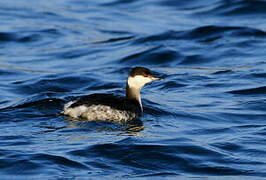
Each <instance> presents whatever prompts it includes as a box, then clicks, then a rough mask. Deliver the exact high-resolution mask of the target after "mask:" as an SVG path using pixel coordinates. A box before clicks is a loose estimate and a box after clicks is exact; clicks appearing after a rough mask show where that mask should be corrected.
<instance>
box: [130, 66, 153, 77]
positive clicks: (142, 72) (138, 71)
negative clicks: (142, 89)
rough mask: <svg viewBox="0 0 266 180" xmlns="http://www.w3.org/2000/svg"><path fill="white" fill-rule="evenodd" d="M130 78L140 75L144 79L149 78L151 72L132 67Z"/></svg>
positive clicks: (142, 68)
mask: <svg viewBox="0 0 266 180" xmlns="http://www.w3.org/2000/svg"><path fill="white" fill-rule="evenodd" d="M129 75H130V76H131V77H134V76H137V75H141V76H144V77H149V76H152V73H151V71H150V70H149V69H148V68H145V67H134V68H133V69H132V70H131V71H130V74H129Z"/></svg>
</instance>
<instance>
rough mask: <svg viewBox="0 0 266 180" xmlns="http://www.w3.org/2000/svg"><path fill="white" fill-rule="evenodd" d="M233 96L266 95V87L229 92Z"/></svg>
mask: <svg viewBox="0 0 266 180" xmlns="http://www.w3.org/2000/svg"><path fill="white" fill-rule="evenodd" d="M229 93H232V94H242V95H252V94H266V86H262V87H255V88H248V89H240V90H233V91H229Z"/></svg>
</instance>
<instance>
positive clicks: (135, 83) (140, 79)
mask: <svg viewBox="0 0 266 180" xmlns="http://www.w3.org/2000/svg"><path fill="white" fill-rule="evenodd" d="M151 81H152V80H151V79H150V78H149V77H144V76H140V75H137V76H134V77H129V78H128V85H129V86H130V87H136V88H142V87H143V86H144V85H145V84H146V83H149V82H151Z"/></svg>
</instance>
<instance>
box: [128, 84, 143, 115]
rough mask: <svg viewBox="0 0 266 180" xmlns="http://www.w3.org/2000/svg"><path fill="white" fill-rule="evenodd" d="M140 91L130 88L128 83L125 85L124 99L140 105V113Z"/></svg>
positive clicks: (137, 88) (136, 88)
mask: <svg viewBox="0 0 266 180" xmlns="http://www.w3.org/2000/svg"><path fill="white" fill-rule="evenodd" d="M140 89H141V88H140V87H134V86H130V85H129V83H127V86H126V97H127V98H128V99H133V100H136V101H137V102H138V103H139V105H140V108H141V111H143V109H142V103H141V96H140Z"/></svg>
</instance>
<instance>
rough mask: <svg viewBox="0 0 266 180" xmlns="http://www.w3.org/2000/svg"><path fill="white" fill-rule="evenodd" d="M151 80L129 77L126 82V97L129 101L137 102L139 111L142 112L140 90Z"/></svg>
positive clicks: (139, 76) (138, 76) (141, 77)
mask: <svg viewBox="0 0 266 180" xmlns="http://www.w3.org/2000/svg"><path fill="white" fill-rule="evenodd" d="M151 81H152V80H151V79H150V78H149V77H144V76H141V75H137V76H134V77H131V76H129V77H128V80H127V97H128V98H130V99H135V100H137V101H138V102H139V105H140V107H141V111H142V112H143V108H142V103H141V96H140V90H141V88H142V87H143V86H144V85H145V84H146V83H148V82H151Z"/></svg>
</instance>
